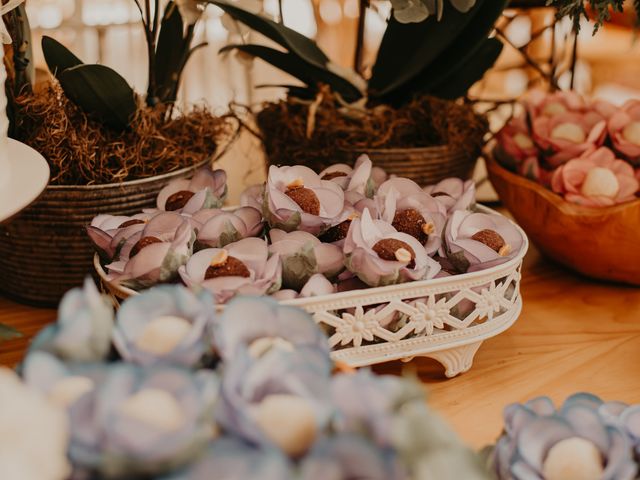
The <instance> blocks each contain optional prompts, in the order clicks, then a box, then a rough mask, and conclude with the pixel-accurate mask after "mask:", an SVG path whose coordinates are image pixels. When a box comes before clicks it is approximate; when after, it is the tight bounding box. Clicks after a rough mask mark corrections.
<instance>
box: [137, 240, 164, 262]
mask: <svg viewBox="0 0 640 480" xmlns="http://www.w3.org/2000/svg"><path fill="white" fill-rule="evenodd" d="M154 243H162V240H160V239H159V238H157V237H142V238H141V239H140V240H138V242H137V243H136V244H135V245H134V246H133V248H132V249H131V253H130V254H129V258H133V257H135V256H136V255H137V254H139V253H140V250H142V249H143V248H144V247H148V246H149V245H153V244H154Z"/></svg>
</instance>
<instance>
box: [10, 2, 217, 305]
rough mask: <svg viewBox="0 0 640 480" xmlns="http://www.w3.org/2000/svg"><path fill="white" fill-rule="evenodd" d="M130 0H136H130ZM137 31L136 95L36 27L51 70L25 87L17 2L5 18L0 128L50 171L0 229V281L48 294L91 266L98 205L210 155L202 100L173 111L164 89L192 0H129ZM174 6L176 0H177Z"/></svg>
mask: <svg viewBox="0 0 640 480" xmlns="http://www.w3.org/2000/svg"><path fill="white" fill-rule="evenodd" d="M136 3H138V2H136ZM139 6H140V7H141V15H142V24H143V27H144V32H145V38H146V42H147V47H148V48H147V50H148V59H149V73H148V90H147V92H146V95H139V94H138V93H136V92H135V91H134V90H133V88H132V87H131V86H129V84H128V83H127V82H126V80H124V79H123V78H122V77H121V76H120V75H119V74H118V73H117V72H116V71H114V70H112V69H110V68H109V67H106V66H104V65H92V64H86V63H84V62H82V61H81V60H80V59H79V58H78V57H77V56H75V55H74V54H73V53H71V52H70V51H69V50H68V49H66V48H65V47H64V46H63V45H61V44H60V43H58V42H57V41H55V40H54V39H52V38H48V37H44V39H43V42H42V48H43V52H44V56H45V59H46V62H47V64H48V66H49V69H50V71H51V73H52V74H53V76H54V79H52V82H51V84H50V85H47V86H44V87H40V88H38V89H37V91H36V90H34V89H33V88H32V85H31V78H32V75H30V72H29V69H30V68H31V67H32V64H31V61H30V59H31V53H30V45H31V39H30V34H29V30H28V20H27V18H26V15H25V14H24V10H21V11H17V13H15V14H14V15H12V16H10V17H8V18H7V25H8V26H9V29H10V31H11V33H12V36H13V38H14V49H13V55H12V56H11V58H9V62H8V63H9V68H8V70H9V72H10V75H9V77H10V81H9V82H7V83H8V93H9V95H8V96H9V99H10V101H9V103H10V108H9V113H10V117H11V120H12V122H11V132H10V134H11V136H12V137H13V138H15V139H17V140H20V141H22V142H24V143H26V144H27V145H30V146H31V147H33V148H35V149H36V150H37V151H39V152H40V153H41V154H43V156H44V157H45V158H47V160H48V162H49V164H50V167H51V171H52V175H51V178H52V181H51V184H50V185H49V187H48V188H47V189H46V191H45V192H44V194H43V195H42V196H41V198H40V199H39V200H38V201H37V202H36V203H35V204H34V205H32V206H31V207H30V208H28V209H27V210H25V211H24V212H23V213H22V214H21V215H20V216H19V217H17V218H16V219H14V221H12V222H11V224H8V225H4V226H2V227H1V229H0V257H1V259H0V269H1V270H2V272H3V274H2V276H1V277H2V279H1V280H0V290H2V291H3V292H4V293H6V294H7V295H9V296H11V297H14V298H17V299H20V300H23V301H27V302H29V303H38V304H55V303H56V302H57V301H58V300H59V298H60V296H61V295H62V294H63V293H64V292H65V291H66V290H68V289H69V288H70V287H73V286H75V285H78V284H80V283H81V282H82V279H83V277H84V276H85V275H86V274H87V272H88V271H90V269H91V257H92V248H91V245H90V243H89V241H88V239H87V237H86V234H85V231H84V227H85V226H86V225H88V224H89V223H90V222H91V219H92V218H93V217H94V216H95V215H97V214H100V213H106V212H109V213H118V214H121V215H129V214H132V213H135V212H137V211H139V210H141V209H143V208H148V207H152V206H153V205H154V201H155V198H156V196H157V193H158V191H159V190H160V189H161V188H162V187H163V186H164V185H165V184H166V183H167V182H168V181H169V180H171V179H175V178H179V177H185V176H188V175H192V174H193V172H194V171H195V170H196V169H197V168H198V167H199V166H202V165H205V164H207V163H208V162H210V161H211V160H212V156H213V154H214V153H215V151H216V147H217V146H218V144H219V142H220V140H221V138H223V136H224V134H225V133H226V131H227V122H226V120H225V119H224V118H220V117H216V116H214V115H213V114H212V113H211V112H210V111H209V110H208V109H207V108H206V107H198V108H192V109H190V110H188V111H185V112H180V111H178V109H176V108H175V101H176V97H177V93H178V87H179V84H180V77H181V75H182V72H183V70H184V67H185V64H186V63H187V61H188V59H189V58H190V56H191V54H192V53H193V52H194V51H195V50H196V49H197V48H199V47H200V46H201V45H195V46H194V45H193V43H194V42H193V37H194V28H195V24H196V22H197V21H198V18H199V16H200V13H201V9H196V10H193V9H189V8H186V7H185V8H182V7H180V6H179V5H177V4H176V3H174V2H169V3H168V4H167V5H166V7H165V9H164V10H162V9H160V8H158V2H156V8H155V9H154V8H152V5H151V2H150V0H146V1H145V2H143V3H142V5H140V4H139ZM181 8H182V10H181Z"/></svg>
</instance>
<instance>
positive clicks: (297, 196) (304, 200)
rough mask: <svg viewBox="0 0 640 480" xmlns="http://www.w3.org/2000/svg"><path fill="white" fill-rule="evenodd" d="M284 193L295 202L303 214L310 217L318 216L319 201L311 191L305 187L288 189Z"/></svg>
mask: <svg viewBox="0 0 640 480" xmlns="http://www.w3.org/2000/svg"><path fill="white" fill-rule="evenodd" d="M284 193H285V194H286V195H287V196H288V197H289V198H290V199H291V200H293V201H294V202H296V203H297V204H298V206H299V207H300V208H301V209H302V211H303V212H305V213H308V214H310V215H320V200H318V197H317V196H316V194H315V193H314V192H313V190H310V189H308V188H305V187H289V188H287V191H286V192H284Z"/></svg>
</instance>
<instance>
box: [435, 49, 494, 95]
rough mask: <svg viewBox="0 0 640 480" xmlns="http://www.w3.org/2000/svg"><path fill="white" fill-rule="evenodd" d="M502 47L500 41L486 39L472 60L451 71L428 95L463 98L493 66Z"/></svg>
mask: <svg viewBox="0 0 640 480" xmlns="http://www.w3.org/2000/svg"><path fill="white" fill-rule="evenodd" d="M502 47H503V44H502V42H501V41H500V40H498V39H496V38H488V39H487V40H485V41H484V43H483V44H482V46H481V48H480V49H479V50H478V51H477V52H476V54H475V55H474V56H473V57H472V58H470V59H469V60H468V61H467V62H466V63H465V64H464V65H461V66H460V67H459V68H458V69H456V70H453V71H452V72H451V73H450V74H449V76H448V77H446V78H444V79H443V80H442V82H441V83H440V84H439V85H436V86H435V87H434V88H433V90H432V91H431V92H430V93H431V94H432V95H435V96H437V97H440V98H446V99H454V98H459V97H461V96H463V95H464V94H465V93H466V92H467V90H469V88H471V86H472V85H473V84H474V83H476V82H477V81H478V80H480V79H481V78H482V77H483V75H484V74H485V72H486V71H487V70H489V69H490V68H491V67H492V66H493V64H494V63H495V61H496V60H497V59H498V57H499V56H500V52H502Z"/></svg>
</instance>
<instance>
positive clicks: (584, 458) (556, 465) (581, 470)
mask: <svg viewBox="0 0 640 480" xmlns="http://www.w3.org/2000/svg"><path fill="white" fill-rule="evenodd" d="M603 471H604V466H603V462H602V456H601V455H600V451H599V450H598V448H597V447H596V446H595V445H594V444H593V443H592V442H590V441H589V440H586V439H584V438H580V437H571V438H566V439H564V440H561V441H559V442H558V443H556V444H555V445H554V446H553V447H551V449H550V450H549V453H548V454H547V458H546V459H545V460H544V463H543V465H542V476H543V477H544V478H545V480H600V479H601V478H602V473H603Z"/></svg>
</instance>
